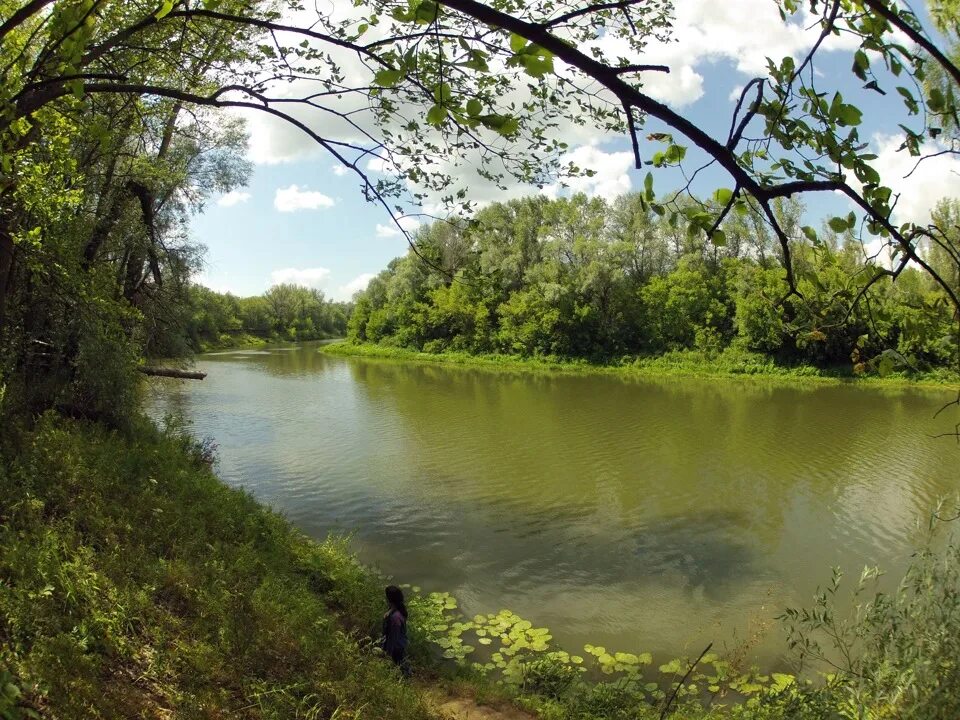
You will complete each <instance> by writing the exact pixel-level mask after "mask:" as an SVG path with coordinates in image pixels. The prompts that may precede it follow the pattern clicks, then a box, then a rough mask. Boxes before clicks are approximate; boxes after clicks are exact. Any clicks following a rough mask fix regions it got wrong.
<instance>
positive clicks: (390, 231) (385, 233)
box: [377, 216, 420, 238]
mask: <svg viewBox="0 0 960 720" xmlns="http://www.w3.org/2000/svg"><path fill="white" fill-rule="evenodd" d="M397 222H398V223H399V224H400V227H402V228H403V229H404V230H406V231H407V232H408V233H411V232H413V231H414V230H416V229H417V228H418V227H420V221H419V220H417V219H416V218H415V217H410V216H407V217H402V218H398V219H397ZM401 234H402V233H401V232H400V230H398V229H397V226H396V225H394V224H393V223H390V224H389V225H381V224H380V223H377V237H378V238H391V237H399V236H400V235H401Z"/></svg>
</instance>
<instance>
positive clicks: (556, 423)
mask: <svg viewBox="0 0 960 720" xmlns="http://www.w3.org/2000/svg"><path fill="white" fill-rule="evenodd" d="M200 366H201V369H202V370H204V371H206V372H208V373H209V375H208V377H207V379H206V380H205V381H204V382H203V383H202V384H194V385H190V386H182V385H175V384H171V385H158V386H157V387H158V391H157V393H156V394H155V396H154V397H153V398H152V400H151V402H152V408H153V412H154V413H155V414H156V415H158V416H159V415H162V414H163V413H164V412H166V411H168V410H170V409H180V410H181V411H182V412H183V413H184V414H185V415H186V416H187V417H188V418H190V419H191V420H192V422H193V426H194V428H195V431H196V432H197V434H199V435H210V436H212V437H213V438H214V439H215V440H216V441H217V442H218V444H219V446H220V455H221V470H222V474H223V476H224V477H225V478H226V479H227V481H228V482H231V483H233V484H236V485H242V486H244V487H246V488H248V489H250V490H251V491H252V492H254V493H255V494H256V495H257V496H259V497H261V498H264V499H266V500H267V501H269V502H270V503H271V504H273V505H274V506H276V507H277V508H278V509H280V510H281V511H283V512H284V513H286V514H287V515H288V517H290V518H291V519H292V520H293V521H294V522H295V523H296V524H298V525H299V526H301V527H302V528H304V529H305V530H306V531H307V532H309V533H311V534H313V535H315V536H317V537H323V536H324V535H326V534H327V533H328V532H330V531H339V532H342V531H353V532H354V546H355V547H356V548H357V550H358V551H359V552H360V554H361V556H362V557H363V559H364V560H366V561H367V562H371V563H374V564H377V565H379V566H381V567H382V568H384V569H385V570H386V571H388V572H390V573H391V574H393V575H394V576H395V577H397V578H398V579H399V580H401V581H403V582H411V583H415V584H418V585H422V586H423V587H424V588H427V589H431V590H450V591H453V592H454V593H455V594H456V595H457V596H458V597H459V599H460V600H461V604H462V607H463V608H464V609H465V611H467V613H468V614H473V613H476V612H484V613H487V612H496V611H497V610H499V609H500V608H504V607H507V608H510V609H512V610H514V611H516V612H518V613H520V614H521V615H523V616H525V617H529V618H530V619H531V620H532V621H533V622H536V623H537V624H539V625H547V626H549V627H551V628H552V629H553V630H554V635H555V636H556V637H557V638H558V640H560V641H561V642H563V643H564V644H566V645H567V646H569V647H571V648H574V649H579V647H580V646H582V645H583V644H584V643H585V642H592V643H595V644H605V645H607V646H609V647H611V648H616V649H631V648H633V649H639V650H652V651H655V652H659V653H663V654H674V653H678V652H683V651H685V650H691V649H692V650H693V651H694V652H699V650H700V649H702V646H703V644H705V641H706V640H714V641H717V642H718V643H719V644H720V645H722V644H723V643H732V642H735V641H736V638H738V637H743V636H744V634H745V633H746V630H747V627H748V626H749V625H750V623H751V622H753V621H754V620H755V619H757V618H765V619H766V620H767V621H768V620H769V618H770V617H771V616H772V615H774V614H776V612H777V611H778V610H779V609H780V608H782V607H784V606H785V605H788V604H795V603H797V602H805V601H806V599H807V598H808V597H809V596H810V595H811V593H812V592H813V589H814V588H815V587H816V586H817V585H818V584H821V583H823V582H824V581H826V580H827V579H829V567H830V566H831V565H835V564H840V565H844V566H845V567H847V568H848V569H851V570H854V571H855V570H857V569H858V568H859V567H861V566H862V565H863V564H864V563H867V562H869V563H879V564H881V565H896V564H897V563H900V562H902V559H903V557H904V556H905V555H906V554H907V553H908V552H909V548H910V546H911V543H912V542H913V540H914V538H915V532H914V531H913V530H912V527H913V521H914V519H915V518H916V517H917V516H919V515H922V514H924V513H925V512H927V511H928V510H929V509H930V508H931V507H932V505H933V503H934V502H935V500H936V498H937V497H938V496H939V495H942V494H946V493H948V492H956V490H957V489H958V488H960V478H958V477H957V475H958V474H957V473H956V472H955V468H956V463H955V462H953V463H951V462H950V458H955V455H952V454H951V453H953V452H955V451H954V448H952V447H948V446H947V445H945V444H938V443H932V442H930V441H929V440H928V439H927V438H926V435H925V432H926V430H927V429H928V428H929V416H930V415H931V414H932V412H931V411H930V407H931V403H930V401H928V400H925V399H924V397H923V396H920V395H912V394H909V393H905V394H903V395H898V396H895V397H890V396H887V395H884V394H881V393H872V392H870V391H868V390H860V389H853V388H846V387H840V388H817V389H812V390H811V389H804V390H797V389H791V388H769V387H766V388H759V387H755V386H751V385H750V384H748V383H715V382H714V383H704V382H693V381H691V382H686V381H671V382H670V383H648V382H636V383H625V382H620V381H618V380H616V379H614V378H606V377H594V378H582V377H534V376H531V377H524V376H516V375H510V376H509V377H507V376H501V375H497V374H495V373H484V372H477V371H469V370H461V369H456V368H450V369H448V368H440V367H430V366H404V365H401V364H390V363H367V362H363V361H347V360H342V359H337V358H329V357H326V356H323V355H319V354H317V353H315V352H312V351H303V350H296V349H294V350H286V351H284V352H283V353H278V352H274V351H257V352H254V353H251V352H244V353H242V354H239V355H236V354H234V355H221V356H218V357H216V358H211V359H210V360H207V361H202V362H201V363H200ZM911 428H918V431H917V432H916V433H912V434H911ZM772 635H775V636H776V637H773V636H771V638H770V639H769V640H767V641H763V642H761V643H760V644H759V645H758V646H757V647H756V650H755V652H756V653H757V654H758V656H761V657H765V658H774V657H776V655H777V653H778V652H779V650H778V649H779V647H780V646H781V642H780V638H779V635H778V634H777V633H773V634H772ZM701 642H702V644H700V645H699V647H694V646H696V645H698V644H699V643H701Z"/></svg>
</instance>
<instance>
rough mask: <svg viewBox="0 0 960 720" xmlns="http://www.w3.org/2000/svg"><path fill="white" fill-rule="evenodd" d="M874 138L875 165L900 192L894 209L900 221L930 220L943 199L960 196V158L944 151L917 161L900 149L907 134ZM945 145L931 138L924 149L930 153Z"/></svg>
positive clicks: (892, 186)
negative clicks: (936, 155)
mask: <svg viewBox="0 0 960 720" xmlns="http://www.w3.org/2000/svg"><path fill="white" fill-rule="evenodd" d="M873 142H874V146H875V148H876V150H875V152H876V154H877V159H876V160H874V161H873V167H874V168H875V169H876V170H877V172H879V173H880V177H881V178H883V182H884V184H885V185H888V186H889V187H890V189H891V190H893V192H894V194H895V195H899V196H900V198H899V200H897V205H896V207H895V208H894V211H893V219H894V220H895V221H896V222H897V223H905V222H913V223H917V224H921V225H922V224H926V223H928V222H930V213H931V212H932V211H933V209H934V208H935V207H936V205H937V203H939V202H940V200H942V199H944V198H951V197H960V159H958V158H956V157H954V156H953V155H941V156H939V157H931V158H930V159H928V160H924V161H923V162H921V163H920V164H919V165H917V158H915V157H911V156H910V154H909V153H908V152H906V151H905V150H904V151H901V152H898V151H897V148H899V147H900V145H901V144H902V143H903V137H899V136H890V135H877V136H876V137H874V141H873ZM942 149H943V148H941V147H940V146H938V145H936V144H935V143H933V142H928V143H926V144H925V145H924V146H923V147H922V148H921V153H922V155H930V154H932V153H936V152H939V151H941V150H942ZM908 175H909V177H908Z"/></svg>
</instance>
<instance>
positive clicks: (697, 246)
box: [349, 193, 960, 372]
mask: <svg viewBox="0 0 960 720" xmlns="http://www.w3.org/2000/svg"><path fill="white" fill-rule="evenodd" d="M702 204H703V205H704V206H707V207H709V205H710V203H702ZM774 207H775V212H776V214H777V219H778V223H779V224H780V226H781V227H783V228H785V229H786V232H787V233H788V234H789V236H790V243H789V249H790V251H791V254H792V258H791V259H792V263H793V267H794V273H795V276H796V286H797V291H798V292H796V293H790V292H789V288H788V283H787V280H786V273H785V271H784V257H783V250H782V247H781V244H780V242H779V241H778V239H777V238H775V237H774V236H773V233H772V232H771V230H770V229H769V226H768V224H766V223H765V222H764V219H763V218H762V217H760V216H758V215H757V214H755V213H751V212H749V211H745V212H742V213H737V212H735V213H731V214H730V215H728V216H727V218H726V219H725V220H724V222H723V223H722V225H721V226H720V228H721V233H722V241H721V242H718V237H719V236H717V235H714V238H713V239H712V240H708V239H707V238H706V236H705V235H703V234H702V233H690V232H688V230H687V228H686V227H685V226H683V225H678V224H677V223H676V222H671V220H670V218H669V217H661V216H659V215H658V214H657V213H656V212H654V211H652V210H651V208H650V205H649V204H648V203H646V202H645V201H644V197H643V194H642V193H634V194H628V195H625V196H622V197H620V198H618V199H616V200H614V201H613V202H609V203H608V202H606V201H605V200H602V199H599V198H587V197H586V196H584V195H582V194H581V195H575V196H573V197H570V198H561V199H556V200H552V199H548V198H546V197H543V196H539V197H529V198H524V199H518V200H512V201H510V202H507V203H500V204H495V205H491V206H489V207H487V208H485V209H483V210H482V211H480V212H479V213H478V214H477V215H476V216H475V218H474V219H473V220H472V221H471V222H470V223H455V222H435V223H434V224H432V225H430V226H427V227H425V228H423V229H422V230H421V231H420V232H419V234H418V235H417V237H416V247H417V254H414V253H413V252H411V253H409V254H408V255H406V256H404V257H400V258H397V259H395V260H394V261H393V262H391V264H390V265H389V267H388V268H387V269H386V270H385V271H383V272H382V273H380V274H379V275H378V276H377V277H376V278H374V279H373V280H372V281H371V282H370V285H369V286H368V288H367V289H366V291H364V292H363V293H361V294H360V295H358V296H357V297H356V304H355V309H354V313H353V316H352V317H351V320H350V324H349V337H350V338H351V339H352V340H354V341H359V342H372V343H380V344H384V345H392V346H400V347H408V348H415V349H417V350H425V351H428V352H442V351H446V350H456V351H465V352H469V353H489V352H499V353H509V354H515V355H521V356H544V355H549V356H560V357H567V358H585V359H589V360H592V361H599V362H607V361H611V360H615V359H619V358H621V357H622V356H625V355H631V356H632V355H656V354H661V353H665V352H669V351H674V350H689V349H695V350H698V351H701V352H703V353H704V354H705V355H706V356H707V357H713V356H715V355H716V354H717V353H719V352H721V351H723V350H725V349H726V348H730V347H734V348H736V349H742V350H747V351H753V352H756V353H762V354H764V355H766V356H769V357H772V358H775V359H776V360H778V361H781V362H786V363H807V364H813V365H816V366H820V367H828V366H838V365H847V366H851V365H852V366H853V367H854V368H855V369H856V370H857V371H860V372H863V371H868V370H871V369H883V370H884V371H886V370H889V369H891V368H892V367H894V366H896V365H907V366H911V367H924V368H929V367H935V366H942V365H947V364H950V363H951V362H953V363H955V362H956V347H957V345H956V341H957V338H956V336H957V325H956V321H957V319H956V317H955V315H954V311H953V308H952V306H951V305H950V302H949V298H948V297H947V295H946V293H945V292H944V291H943V289H942V288H941V287H940V286H939V285H938V284H937V283H936V282H934V281H933V280H932V279H931V277H930V276H929V274H927V273H924V272H922V271H921V270H919V269H918V268H915V267H908V268H905V269H904V270H903V272H902V273H901V274H900V276H899V278H898V279H897V281H896V282H877V283H873V284H871V285H869V286H868V284H867V281H868V280H869V279H870V278H873V277H875V276H876V275H878V273H880V272H881V271H882V270H883V269H884V267H885V266H884V265H883V262H884V258H882V257H877V258H874V257H871V256H870V254H869V251H867V250H866V249H865V248H864V246H862V245H861V244H860V242H859V241H857V239H856V237H855V236H854V234H853V231H852V226H851V227H846V228H844V229H843V230H842V231H837V230H835V229H832V228H831V227H830V226H829V225H826V226H825V227H824V228H822V229H820V230H819V231H817V232H816V233H815V234H816V237H817V242H816V243H811V242H810V241H809V239H808V235H810V234H811V233H812V231H811V228H810V227H809V226H806V225H804V208H803V207H802V205H800V204H799V203H798V202H796V201H790V200H783V201H778V202H777V203H776V204H775V206H774ZM958 217H960V205H958V203H957V202H956V201H944V202H942V203H941V204H940V206H939V207H938V209H937V212H936V217H935V218H934V220H935V222H937V223H938V224H940V225H942V226H944V227H953V228H956V227H957V222H956V220H957V218H958ZM834 225H836V223H834ZM950 240H951V242H952V243H954V245H953V247H955V248H956V247H960V244H958V234H957V231H956V230H954V233H953V234H952V235H951V237H950ZM925 257H926V260H927V262H929V263H930V264H931V265H932V266H934V267H935V268H937V269H938V270H939V271H940V272H941V274H942V276H943V277H946V278H949V281H950V282H951V283H952V284H953V287H955V288H958V289H960V278H958V275H957V271H956V264H955V263H953V262H952V258H951V256H950V255H949V254H948V253H946V252H944V251H943V250H942V248H940V247H939V246H938V245H932V247H930V248H929V249H928V250H927V251H926V252H925ZM865 287H866V289H864V288H865ZM881 366H882V368H881Z"/></svg>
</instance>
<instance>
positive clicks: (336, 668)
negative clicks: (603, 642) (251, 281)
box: [0, 414, 960, 720]
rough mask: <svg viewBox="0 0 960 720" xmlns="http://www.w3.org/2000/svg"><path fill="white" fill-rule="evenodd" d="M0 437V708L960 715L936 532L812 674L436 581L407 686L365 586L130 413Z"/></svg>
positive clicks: (957, 593) (772, 717) (571, 718)
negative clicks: (529, 615)
mask: <svg viewBox="0 0 960 720" xmlns="http://www.w3.org/2000/svg"><path fill="white" fill-rule="evenodd" d="M4 430H5V432H4V436H3V437H4V442H3V445H2V448H0V718H3V720H14V719H17V718H25V717H38V716H40V717H51V718H63V719H71V720H72V719H73V718H78V719H79V718H128V717H141V718H161V717H162V718H168V717H176V718H227V717H230V718H278V719H279V718H301V717H302V718H338V720H358V719H359V718H369V719H371V720H372V719H379V718H388V719H392V720H406V719H408V718H409V719H415V718H430V717H434V718H435V717H438V710H437V707H438V706H439V705H440V704H442V702H443V695H444V694H445V693H447V692H450V691H452V692H454V693H455V694H457V695H459V696H461V699H462V697H463V696H478V695H479V696H480V697H481V698H486V699H487V700H488V701H491V700H492V701H495V702H499V703H503V704H506V705H507V706H508V708H515V707H516V706H522V707H523V708H525V709H526V710H527V711H528V712H529V713H532V714H533V715H535V716H537V717H539V718H542V720H653V719H654V718H657V717H659V715H660V710H661V708H662V707H663V705H664V703H665V702H667V700H668V699H669V698H670V696H671V694H672V693H673V692H675V693H676V698H675V701H674V704H673V706H672V708H671V709H672V712H671V717H672V718H675V719H676V720H708V719H713V718H739V719H741V720H787V718H791V719H792V718H804V719H807V718H809V719H810V720H827V719H828V718H829V719H831V720H832V719H833V718H836V717H854V716H856V717H862V718H878V719H879V718H882V717H902V718H917V719H918V720H919V719H920V718H924V719H927V718H943V720H947V719H948V718H950V720H953V718H956V717H957V713H958V712H960V692H955V691H956V690H960V663H958V662H957V658H958V657H960V632H958V631H957V629H958V628H960V601H958V598H960V562H958V560H960V548H957V547H956V546H951V548H950V550H949V552H948V553H947V554H946V555H943V556H942V557H939V556H929V557H928V558H926V559H922V561H921V562H919V563H918V564H917V565H915V567H914V569H912V570H911V573H912V574H910V575H908V577H907V578H906V579H905V581H904V584H903V586H902V590H901V591H900V592H898V593H897V594H895V595H893V596H888V597H886V598H885V599H882V602H881V601H880V600H878V601H876V602H874V603H873V604H870V603H868V604H867V605H866V606H865V607H866V610H865V611H864V615H863V616H862V617H860V619H858V620H857V622H856V623H854V624H853V625H847V626H843V627H844V628H846V629H844V630H842V631H840V632H841V633H845V634H843V635H842V637H843V641H844V642H849V643H850V645H849V647H850V648H851V649H852V648H857V650H858V652H862V655H855V656H853V660H851V663H852V664H851V667H850V670H849V671H847V672H845V673H842V674H838V675H836V678H835V679H834V680H831V681H830V682H828V683H826V684H814V685H806V684H800V685H798V684H797V682H796V680H795V679H794V678H793V677H791V676H787V675H780V676H778V675H772V676H769V677H767V676H764V675H760V674H759V672H758V671H757V670H756V669H752V668H744V667H742V665H741V664H740V661H738V660H737V659H736V657H735V656H736V653H733V656H728V657H719V656H716V655H711V656H704V657H701V658H700V662H699V663H697V664H696V665H695V666H693V667H691V663H690V659H675V660H671V661H669V662H667V663H666V664H664V665H659V666H657V664H656V663H655V662H654V661H653V659H652V658H651V657H650V656H649V655H647V654H643V655H634V654H631V653H621V652H615V650H614V649H610V650H609V651H608V650H607V649H605V648H602V647H594V646H590V645H588V646H586V647H585V648H584V651H583V654H584V656H585V657H578V656H576V655H574V654H568V653H567V652H564V651H562V650H559V649H557V648H555V647H553V646H552V644H551V643H550V640H551V636H550V634H549V631H548V630H547V629H546V628H536V627H534V626H533V625H532V624H531V623H530V622H529V621H526V620H524V619H522V618H520V617H518V616H516V615H515V614H513V613H511V612H510V611H508V610H502V611H500V613H499V614H496V615H492V614H491V615H487V616H482V615H477V616H474V617H473V618H465V617H462V616H461V615H460V614H459V612H458V610H457V603H456V600H455V599H454V598H452V597H450V596H449V595H448V594H446V593H431V594H429V595H427V596H414V597H411V602H410V606H411V633H412V643H411V654H412V656H413V660H414V667H415V672H416V675H417V676H418V679H417V680H416V681H414V682H409V681H405V680H403V679H402V678H401V677H400V675H399V673H398V672H397V671H396V669H395V668H393V667H392V666H391V665H390V664H389V663H388V662H386V661H385V660H383V659H382V657H380V656H379V654H378V652H377V651H376V650H375V637H376V636H377V634H378V631H379V619H380V616H381V612H382V609H383V607H382V595H381V593H382V587H383V579H382V578H380V577H378V576H377V575H376V574H374V573H372V572H371V571H370V570H368V569H366V568H364V567H362V566H361V565H360V564H359V563H358V562H357V561H356V559H355V558H354V557H353V556H352V555H351V554H350V553H349V551H348V550H347V549H346V547H345V545H344V543H343V542H341V541H335V540H328V541H327V542H323V543H317V542H315V541H312V540H310V539H309V538H307V537H305V536H304V535H303V534H302V533H300V532H299V531H297V530H296V529H295V528H293V527H292V526H291V525H290V524H289V523H288V522H287V521H286V520H285V519H283V518H282V517H280V516H278V515H277V514H275V513H273V512H271V511H270V510H268V509H266V508H264V507H263V506H262V505H260V504H258V503H257V502H256V501H255V500H253V499H252V498H251V497H250V496H249V495H247V494H245V493H243V492H240V491H237V490H234V489H230V488H228V487H227V486H225V485H224V484H223V483H221V482H220V481H219V480H218V478H217V477H216V476H215V475H214V474H213V473H212V471H211V469H210V463H209V460H210V457H209V452H208V449H207V448H206V447H205V446H204V445H203V444H198V443H196V442H195V441H193V440H191V439H190V438H189V437H187V436H186V435H184V434H182V433H180V432H178V431H176V430H168V431H160V430H158V429H156V428H155V427H154V426H153V425H151V424H150V423H148V422H147V421H145V420H141V421H135V422H134V423H133V424H132V426H131V427H130V429H129V430H127V431H126V432H123V433H120V432H117V431H111V430H108V429H106V428H104V427H102V426H99V425H95V424H92V423H88V422H83V421H78V420H68V419H64V418H61V417H58V416H55V415H52V414H48V415H46V416H44V417H43V418H41V419H40V420H39V422H37V423H36V424H35V425H33V426H32V427H29V428H28V427H25V426H19V427H18V426H16V424H15V423H12V422H9V421H8V422H7V424H6V425H5V428H4ZM951 514H952V513H951ZM920 557H921V558H924V557H925V556H922V555H921V556H920ZM831 592H835V591H831ZM822 597H823V604H818V605H817V606H816V607H815V608H814V610H813V612H812V614H806V613H805V611H804V613H801V614H797V615H795V616H794V617H793V619H792V620H790V621H788V627H792V630H791V638H792V641H795V642H796V643H799V645H800V646H801V647H804V648H805V651H806V652H808V653H811V654H812V655H814V656H815V652H814V651H815V648H816V646H815V645H809V644H808V643H809V642H811V641H812V642H815V640H813V639H814V638H815V636H816V634H817V633H818V632H819V631H820V630H823V629H824V628H826V629H828V630H831V629H834V630H835V629H836V628H837V627H838V626H837V625H835V624H834V623H835V622H836V621H837V619H836V618H835V617H834V615H833V610H832V608H831V606H830V605H829V603H828V594H827V593H824V594H823V596H822ZM867 599H869V598H867ZM819 602H820V601H818V603H819ZM858 617H859V616H858ZM838 637H841V635H838ZM480 648H486V653H481V652H479V649H480ZM441 653H442V654H443V655H445V656H446V657H448V658H450V660H449V661H448V662H447V664H446V665H443V666H441V665H439V664H438V663H437V660H436V658H437V656H438V655H440V654H441ZM587 667H589V668H591V673H592V674H591V675H587V674H582V671H583V669H584V668H587ZM688 670H689V672H688ZM587 677H592V678H593V679H588V680H584V678H587ZM604 677H607V678H608V681H606V682H597V681H596V678H604ZM471 702H472V701H471ZM460 707H466V709H467V711H468V712H473V711H475V710H476V708H475V706H473V705H471V704H469V703H468V704H467V705H466V706H464V704H463V703H462V702H461V703H460ZM470 708H473V710H470ZM846 710H851V712H854V713H859V714H854V715H849V714H843V713H844V712H846ZM841 711H843V712H841ZM860 711H862V712H860ZM480 716H481V717H488V718H500V719H501V720H509V719H510V718H517V717H522V718H526V717H529V716H527V715H517V713H516V710H515V709H513V710H511V711H510V712H509V713H505V714H502V715H497V714H493V715H489V714H487V715H483V714H481V715H480Z"/></svg>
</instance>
